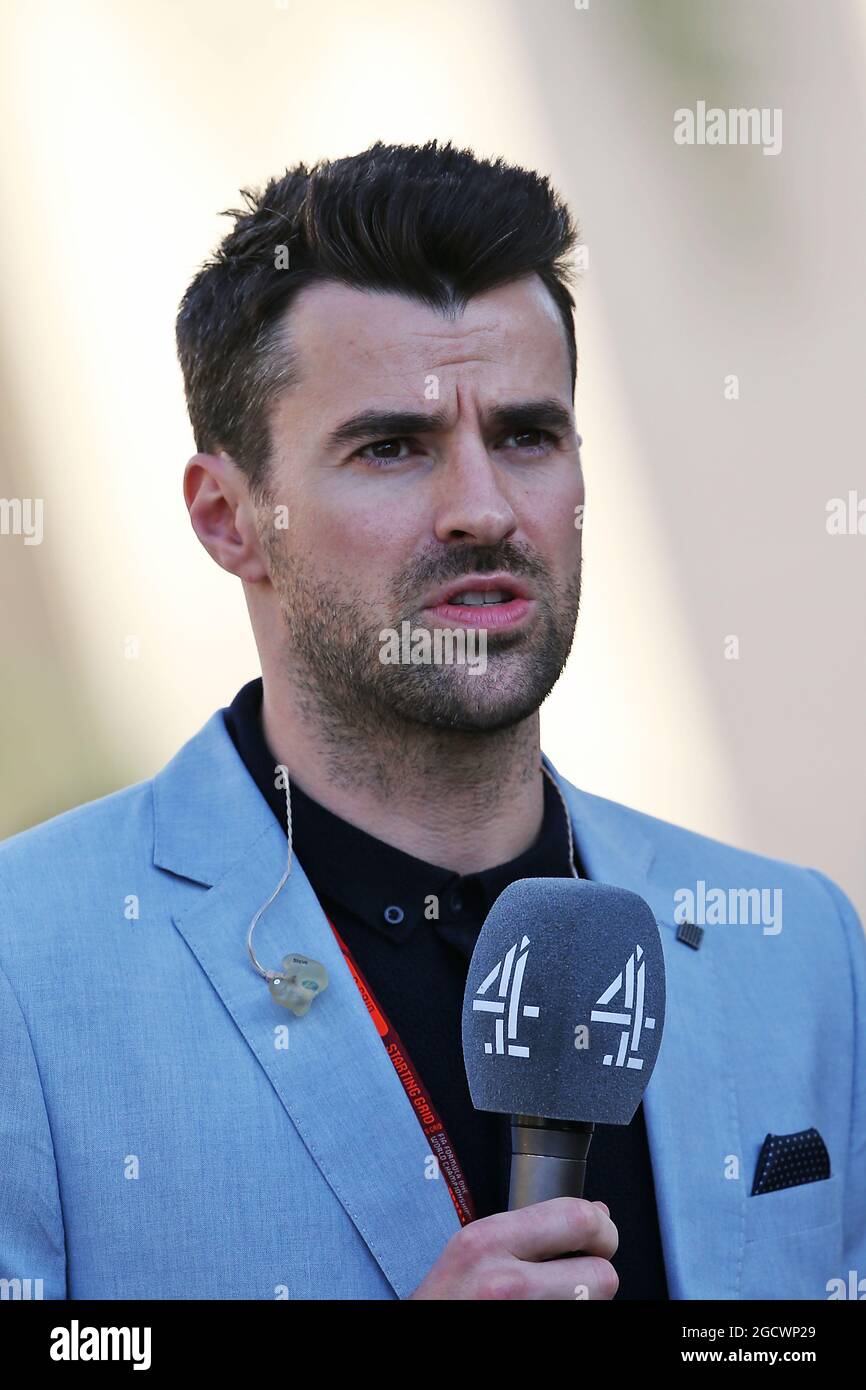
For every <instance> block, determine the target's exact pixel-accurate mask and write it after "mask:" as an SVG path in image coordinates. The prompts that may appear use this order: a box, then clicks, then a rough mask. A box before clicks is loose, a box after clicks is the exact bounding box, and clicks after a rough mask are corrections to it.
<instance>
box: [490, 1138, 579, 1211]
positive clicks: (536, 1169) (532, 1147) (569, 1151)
mask: <svg viewBox="0 0 866 1390" xmlns="http://www.w3.org/2000/svg"><path fill="white" fill-rule="evenodd" d="M594 1129H595V1125H594V1124H593V1123H592V1122H591V1121H589V1120H585V1121H584V1120H545V1119H542V1118H540V1117H539V1116H536V1115H512V1117H511V1183H510V1186H509V1192H508V1210H509V1211H517V1210H518V1209H519V1208H520V1207H529V1206H532V1204H533V1203H534V1202H546V1201H548V1199H549V1198H551V1197H582V1196H583V1180H584V1177H585V1175H586V1155H587V1152H588V1150H589V1144H590V1140H591V1139H592V1134H593V1130H594Z"/></svg>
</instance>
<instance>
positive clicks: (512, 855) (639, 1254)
mask: <svg viewBox="0 0 866 1390" xmlns="http://www.w3.org/2000/svg"><path fill="white" fill-rule="evenodd" d="M245 196H246V200H247V207H246V209H245V210H243V211H239V212H236V213H235V214H234V215H235V218H236V221H235V225H234V227H233V229H232V231H231V232H230V233H229V234H228V236H227V237H226V238H225V240H224V241H223V243H222V245H221V246H220V248H219V250H218V252H217V253H216V255H215V257H214V258H213V259H212V260H211V261H210V262H209V263H207V264H206V265H205V266H204V267H203V268H202V270H201V271H200V272H199V274H198V275H197V276H196V277H195V279H194V281H193V283H192V284H191V286H190V287H189V289H188V291H187V293H186V295H185V297H184V300H183V303H182V305H181V310H180V314H179V317H178V347H179V355H180V360H181V364H182V367H183V373H184V382H185V387H186V393H187V400H188V404H189V410H190V416H191V419H192V423H193V429H194V433H195V438H196V445H197V449H198V452H197V453H196V455H195V456H194V458H192V459H191V460H190V462H189V464H188V466H187V470H186V475H185V483H184V489H185V499H186V503H187V506H188V508H189V514H190V518H191V521H192V525H193V527H194V529H195V532H196V534H197V536H198V538H199V540H200V541H201V542H202V544H203V545H204V547H205V549H206V550H207V551H208V553H209V554H210V555H211V557H212V558H213V559H214V560H215V561H216V562H217V563H218V564H219V565H221V566H222V567H223V568H224V569H226V570H228V571H229V572H230V573H231V574H233V575H236V576H237V577H238V578H239V579H240V580H241V582H242V584H243V587H244V593H245V597H246V600H247V604H248V608H249V614H250V620H251V623H252V627H253V632H254V634H255V639H256V643H257V646H258V651H259V655H260V659H261V667H262V680H261V681H253V682H251V683H249V684H248V685H246V686H245V687H244V689H243V690H242V691H241V692H240V693H239V694H238V696H237V697H236V699H235V700H234V701H233V703H232V704H231V706H230V708H229V709H227V710H220V711H217V712H216V713H215V714H214V715H213V716H212V718H211V719H210V720H209V721H208V722H207V723H206V724H205V726H204V728H203V729H202V730H201V731H200V732H199V733H198V734H197V735H196V736H195V737H194V738H193V739H192V740H191V741H190V742H189V743H188V744H187V745H186V746H185V747H184V748H182V749H181V750H180V752H179V753H178V754H177V755H176V757H175V758H174V759H173V760H172V761H171V762H170V763H169V764H168V766H167V767H166V768H164V769H163V770H162V771H161V772H160V773H159V774H158V775H157V776H156V777H155V778H154V779H153V780H152V781H150V782H145V783H143V784H141V785H138V786H134V787H130V788H128V789H126V790H125V791H122V792H119V793H117V794H115V795H114V796H110V797H107V798H104V799H102V800H100V801H97V802H95V803H93V804H91V805H88V806H85V807H81V808H79V809H77V810H75V811H72V812H69V813H67V814H66V815H63V816H60V817H58V818H56V819H55V820H52V821H50V822H49V823H47V824H46V825H43V826H41V827H38V828H36V829H34V830H31V831H29V832H27V833H25V834H23V835H19V836H16V837H15V838H13V839H12V840H10V841H8V842H7V843H6V844H5V845H4V846H3V847H2V851H0V884H2V904H3V905H2V912H0V963H2V966H3V970H4V974H3V975H2V998H0V1035H2V1036H0V1043H2V1055H3V1058H4V1072H5V1077H4V1090H3V1099H2V1107H0V1170H2V1172H3V1174H4V1180H3V1184H2V1189H0V1215H2V1220H0V1274H2V1275H3V1276H4V1277H6V1278H7V1279H9V1280H20V1281H24V1280H36V1279H41V1280H43V1281H44V1284H43V1288H44V1296H46V1297H51V1298H64V1297H69V1298H99V1297H109V1298H154V1297H155V1298H257V1299H266V1298H275V1297H276V1298H279V1297H288V1298H306V1297H312V1298H338V1299H350V1298H352V1299H368V1298H394V1297H398V1298H410V1297H414V1298H443V1299H456V1298H466V1299H528V1300H535V1299H572V1298H574V1297H576V1296H577V1297H589V1298H590V1299H599V1298H602V1299H605V1298H611V1297H618V1298H632V1299H634V1298H654V1299H662V1298H677V1299H681V1298H704V1297H711V1298H713V1297H715V1298H749V1297H768V1298H782V1297H805V1298H824V1297H827V1292H828V1281H830V1280H831V1279H833V1278H834V1277H840V1278H845V1277H846V1273H847V1271H848V1270H849V1269H850V1268H855V1269H856V1268H859V1269H864V1268H866V1162H864V1160H866V1102H864V1093H863V1088H864V1077H866V1051H864V1048H866V1042H864V1037H866V1033H864V1028H863V1018H864V1010H866V946H864V941H863V934H862V929H861V927H860V924H859V922H858V920H857V917H856V914H855V913H854V910H853V908H852V906H851V904H850V902H849V900H848V899H847V897H846V896H845V895H844V894H843V893H842V892H841V890H840V889H839V888H838V887H837V886H836V885H835V884H834V883H832V882H831V881H830V880H828V879H827V878H826V877H825V876H824V875H822V874H820V873H818V872H817V871H815V870H811V869H800V868H797V867H795V866H793V865H790V864H787V863H782V862H778V861H772V860H769V859H766V858H762V857H760V856H757V855H753V854H749V853H747V852H745V851H741V850H737V849H734V848H731V847H730V846H727V845H723V844H719V843H717V842H714V841H711V840H709V839H707V838H705V837H703V836H700V835H697V834H693V833H691V832H689V831H687V830H685V829H682V828H679V827H676V826H673V825H668V824H665V823H663V822H661V821H659V820H656V819H654V818H653V817H651V816H647V815H643V814H640V813H638V812H636V811H633V810H630V809H628V808H627V807H624V806H620V805H617V804H615V803H613V802H611V801H607V800H605V799H603V798H601V797H597V796H592V795H589V794H587V793H585V792H582V791H579V790H578V789H577V788H576V787H573V786H571V785H570V784H569V783H568V782H566V781H565V780H564V779H563V778H561V777H559V776H558V775H557V773H556V771H555V769H554V768H553V767H552V765H551V764H550V762H549V761H548V760H547V759H542V756H541V752H540V747H539V721H538V709H539V706H540V704H541V702H542V701H543V699H544V698H545V696H546V695H547V694H548V692H549V691H550V689H551V687H552V686H553V685H554V683H555V681H556V679H557V678H558V676H559V674H560V672H561V671H562V669H563V666H564V664H565V661H566V658H567V655H568V652H569V649H570V646H571V642H572V637H573V632H574V625H575V621H576V616H577V609H578V598H579V589H580V548H581V531H580V527H579V526H577V525H576V524H575V519H576V518H577V517H579V516H580V515H581V511H582V505H583V501H584V488H583V479H582V474H581V465H580V454H579V439H578V436H577V434H576V432H575V426H574V416H573V406H572V403H573V395H574V385H575V374H576V351H575V342H574V329H573V322H572V309H573V299H572V296H571V294H570V292H569V289H568V286H567V256H568V253H569V252H570V251H571V249H572V248H573V246H574V244H575V240H576V232H575V228H574V226H573V223H572V221H571V218H570V216H569V214H568V211H567V210H566V208H565V207H564V206H563V205H562V203H561V201H560V200H559V198H558V197H557V196H556V194H555V193H554V192H553V190H552V189H551V188H550V186H549V185H548V183H547V181H546V180H544V179H542V178H540V177H539V176H537V175H536V174H534V173H530V172H527V171H524V170H521V169H516V168H510V167H508V166H505V165H503V163H502V162H501V161H498V162H496V163H488V162H485V161H480V160H476V159H475V158H474V157H473V156H472V154H471V153H470V152H468V151H458V150H455V149H453V148H452V147H451V146H450V145H446V146H444V147H440V146H438V145H437V144H436V143H435V142H433V143H431V144H430V145H428V146H425V147H423V148H417V147H395V146H383V145H381V144H377V145H375V146H373V147H372V148H371V149H369V150H367V151H365V152H364V153H362V154H359V155H357V156H354V157H352V158H347V159H342V160H338V161H336V162H335V163H331V164H324V165H320V166H316V167H315V168H313V169H311V170H307V169H306V168H305V167H304V166H303V165H301V166H299V167H298V168H297V169H295V170H292V171H290V172H287V173H286V175H285V176H284V177H283V178H282V179H279V180H277V181H273V182H271V183H269V184H268V186H267V187H266V188H265V190H264V192H263V193H261V194H260V195H252V194H249V193H247V194H246V195H245ZM405 623H408V624H409V627H410V630H411V632H413V633H414V632H417V631H421V633H422V634H424V633H426V634H428V635H429V634H431V633H435V631H436V630H437V629H447V630H448V631H450V632H457V633H461V632H462V633H463V634H464V637H465V636H466V634H469V633H471V634H473V635H474V636H475V637H478V638H479V639H480V638H481V637H483V638H484V639H485V642H484V643H483V644H482V647H483V650H484V655H485V662H484V663H479V664H478V669H473V668H472V665H471V664H470V662H469V661H468V660H467V661H464V662H462V663H461V662H459V661H456V662H455V661H450V662H449V661H445V660H441V661H438V662H437V661H436V660H430V661H424V660H421V661H416V662H412V661H411V660H408V661H407V660H402V659H398V660H392V659H391V658H390V657H387V654H388V653H389V652H390V653H391V656H393V652H394V645H393V642H392V641H391V637H392V636H393V634H395V633H400V632H401V631H402V627H403V624H405ZM419 650H421V651H422V652H423V643H422V644H421V647H420V648H419ZM433 650H434V651H435V648H434V649H433ZM386 657H387V659H386ZM286 770H287V772H288V785H287V782H286ZM289 831H291V836H292V839H291V849H289V850H288V855H287V833H288V832H289ZM292 851H293V853H292ZM289 868H290V870H291V871H290V872H288V873H287V870H288V869H289ZM573 872H576V873H578V874H579V875H582V876H584V877H586V878H591V879H596V880H601V881H604V882H608V883H612V884H617V885H620V886H622V887H626V888H629V889H631V890H633V891H635V892H637V893H639V894H640V895H641V896H642V897H643V898H645V899H646V901H647V902H648V903H649V904H650V906H651V907H652V909H653V912H654V913H655V915H656V917H657V919H658V921H659V930H660V933H661V936H662V940H663V948H664V952H665V957H666V969H667V974H668V986H667V988H668V1009H667V1020H666V1030H665V1037H664V1041H663V1045H662V1051H661V1054H660V1057H659V1061H658V1064H657V1067H656V1069H655V1072H654V1074H653V1077H652V1079H651V1082H650V1084H649V1087H648V1089H647V1091H646V1094H645V1099H644V1103H643V1105H642V1106H641V1108H640V1109H639V1110H638V1112H637V1114H636V1116H635V1118H634V1120H633V1122H632V1123H631V1124H630V1125H628V1126H624V1127H613V1126H598V1128H597V1130H596V1134H595V1136H594V1138H593V1141H592V1147H591V1149H590V1161H589V1174H588V1179H587V1189H586V1195H585V1197H584V1198H581V1199H578V1198H559V1199H556V1200H554V1201H550V1202H542V1203H538V1204H536V1205H535V1206H532V1207H528V1208H525V1209H523V1210H521V1211H516V1212H508V1211H507V1209H506V1208H507V1176H508V1147H507V1146H508V1138H507V1130H508V1121H507V1117H505V1116H493V1115H483V1114H476V1113H475V1112H474V1111H473V1109H472V1106H471V1103H470V1100H469V1095H468V1090H467V1083H466V1077H465V1072H464V1070H463V1061H462V1055H461V1050H460V1028H459V1019H460V1005H461V999H462V993H463V986H464V982H465V978H466V972H467V963H468V959H469V957H470V955H471V951H472V946H473V943H474V940H475V938H476V936H477V933H478V931H479V929H480V926H481V923H482V921H483V919H484V917H485V915H486V913H487V911H488V909H489V908H490V906H491V905H492V903H493V901H494V900H495V898H496V897H497V896H498V894H499V893H500V892H501V891H502V889H503V888H505V887H506V886H507V885H508V884H509V883H510V882H512V881H513V880H515V879H519V878H527V877H533V876H542V877H549V876H558V875H565V876H567V875H569V874H571V873H573ZM281 874H282V878H281V877H280V876H281ZM698 883H704V884H711V885H719V886H720V888H722V889H724V890H733V891H740V890H743V889H748V890H750V891H751V890H754V889H757V890H761V892H764V893H766V892H769V891H770V890H772V892H773V893H776V892H778V893H780V894H781V895H782V901H783V903H784V930H777V928H776V926H775V925H774V926H772V927H771V928H770V929H769V930H765V929H763V928H762V927H761V926H760V925H759V924H754V923H752V924H743V923H739V924H737V923H733V922H730V921H727V920H725V919H721V922H719V919H718V917H717V924H716V925H707V926H706V928H705V930H704V932H703V934H702V933H701V931H700V930H699V929H698V924H697V923H696V922H695V923H694V924H693V925H692V927H691V928H687V929H684V930H680V917H679V916H678V915H677V912H676V908H677V904H678V902H680V901H681V899H680V897H679V895H680V894H681V893H682V891H683V889H684V888H687V887H688V885H690V884H691V885H696V884H698ZM278 885H281V887H280V891H279V892H277V893H276V894H275V890H276V888H277V886H278ZM772 901H775V899H772ZM707 921H708V923H709V922H712V917H710V916H708V917H707ZM250 928H254V932H253V935H252V938H251V939H250V940H248V933H249V929H250ZM292 956H297V957H300V958H301V962H302V965H303V968H297V963H296V967H293V966H292V961H291V957H292ZM293 969H294V971H295V973H294V974H293ZM281 972H282V973H281ZM266 982H267V983H266ZM322 986H324V988H323V987H322ZM281 1001H282V1002H283V1003H286V1004H289V1005H292V1006H294V1007H293V1008H288V1009H287V1008H284V1007H281ZM299 1001H300V1002H299ZM295 1009H297V1012H295ZM374 1024H375V1026H374ZM389 1039H390V1040H391V1042H392V1043H393V1044H394V1045H393V1046H389V1047H388V1048H386V1047H383V1040H384V1041H385V1042H388V1040H389ZM395 1039H396V1040H397V1041H394V1040H395ZM397 1056H399V1058H400V1059H401V1061H400V1063H399V1064H397V1063H396V1062H395V1060H393V1059H395V1058H396V1057H397ZM407 1075H408V1076H410V1077H411V1078H412V1086H411V1088H409V1089H407V1088H406V1087H405V1084H404V1083H405V1081H406V1077H407ZM410 1090H411V1096H410ZM431 1117H432V1119H431ZM440 1123H441V1125H442V1126H444V1130H445V1132H446V1133H447V1135H448V1138H449V1140H450V1143H451V1146H452V1148H453V1151H454V1153H455V1155H456V1160H457V1165H458V1168H459V1177H458V1176H455V1174H456V1172H457V1170H453V1171H452V1172H451V1173H450V1175H449V1174H446V1173H445V1171H442V1170H440V1168H439V1165H438V1164H437V1163H435V1162H431V1146H430V1142H429V1139H430V1133H431V1126H432V1128H436V1127H437V1126H438V1125H439V1124H440ZM575 1251H576V1252H579V1253H577V1254H575V1253H574V1252H575ZM552 1257H558V1258H552Z"/></svg>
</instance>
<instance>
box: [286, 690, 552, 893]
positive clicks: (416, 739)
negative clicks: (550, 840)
mask: <svg viewBox="0 0 866 1390" xmlns="http://www.w3.org/2000/svg"><path fill="white" fill-rule="evenodd" d="M262 725H263V733H264V736H265V740H266V742H267V744H268V747H269V748H270V749H271V751H272V752H273V754H274V756H275V758H276V759H277V761H278V762H280V763H283V764H285V766H286V767H287V768H288V770H289V777H290V779H291V781H292V782H293V783H294V784H295V785H297V786H299V787H300V788H301V790H302V791H304V792H306V794H307V795H308V796H310V797H312V798H313V799H314V800H315V801H318V802H319V804H320V805H322V806H324V807H325V808H326V809H327V810H329V811H331V812H333V814H334V815H337V816H340V817H341V819H343V820H346V821H349V822H350V823H351V824H353V825H357V826H359V827H360V828H361V829H363V830H366V832H367V833H368V834H369V835H373V836H375V837H376V839H379V840H384V841H385V843H386V844H389V845H393V846H394V847H395V848H396V849H400V850H403V851H404V853H406V854H411V855H414V856H415V858H417V859H422V860H424V861H425V863H429V864H437V865H439V866H441V867H442V868H447V869H451V870H453V871H454V872H455V873H460V874H467V873H480V872H481V871H482V870H484V869H488V868H492V867H493V866H494V865H496V864H504V863H507V862H508V860H510V859H513V858H515V856H517V855H518V854H522V853H523V851H524V850H526V849H528V848H529V847H530V845H532V844H533V842H534V841H535V839H536V838H537V836H538V834H539V831H540V829H541V822H542V818H543V814H544V785H543V774H542V770H541V752H540V745H539V722H538V714H537V712H535V713H533V714H532V715H531V716H530V717H529V718H527V719H525V720H523V721H522V722H521V723H520V724H517V725H514V726H513V727H512V728H509V729H502V730H497V731H495V732H492V733H462V732H454V731H452V730H441V729H426V728H423V727H421V726H418V725H406V724H398V723H389V724H388V725H387V726H386V725H385V724H384V723H379V724H377V725H376V727H375V728H373V729H370V728H368V727H365V728H364V729H363V730H352V729H351V728H347V727H346V725H345V723H344V722H341V724H340V727H339V730H337V729H336V728H334V727H333V725H332V724H331V723H329V722H328V721H327V720H325V719H323V718H322V716H321V711H319V710H318V709H314V708H312V707H311V705H310V702H309V701H308V700H304V699H300V698H297V695H296V692H294V691H293V690H292V689H291V688H289V687H287V686H286V685H285V683H280V682H275V681H273V680H269V679H268V677H267V675H265V678H264V699H263V703H262Z"/></svg>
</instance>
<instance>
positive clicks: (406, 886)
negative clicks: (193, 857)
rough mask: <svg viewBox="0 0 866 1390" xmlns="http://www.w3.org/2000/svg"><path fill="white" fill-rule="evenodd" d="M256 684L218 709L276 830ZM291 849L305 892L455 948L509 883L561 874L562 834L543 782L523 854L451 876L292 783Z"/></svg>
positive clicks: (401, 933) (557, 806) (275, 791)
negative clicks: (422, 930)
mask: <svg viewBox="0 0 866 1390" xmlns="http://www.w3.org/2000/svg"><path fill="white" fill-rule="evenodd" d="M261 705H262V681H261V678H260V677H259V678H257V679H256V680H253V681H250V682H249V683H248V684H247V685H245V686H243V687H242V689H241V690H240V691H239V692H238V694H237V695H236V696H235V699H234V700H233V701H232V704H231V705H230V706H229V708H228V709H227V710H225V711H224V718H225V723H226V727H227V729H228V731H229V733H230V735H231V737H232V739H233V741H234V744H235V747H236V748H237V750H238V753H239V754H240V756H241V758H242V759H243V761H244V763H245V765H246V768H247V771H248V772H249V773H250V776H251V777H252V778H253V780H254V781H255V783H256V785H257V786H258V788H259V790H260V791H261V793H262V795H263V796H264V797H265V799H266V801H267V802H268V804H269V806H270V807H271V810H272V811H273V812H274V815H275V816H276V817H277V819H278V820H279V822H280V824H281V825H282V826H283V828H285V824H286V800H285V791H284V790H283V789H282V788H279V787H278V786H277V785H276V780H277V779H276V775H275V768H276V765H277V764H276V759H275V758H274V756H273V754H272V753H271V751H270V749H269V748H268V745H267V743H266V741H265V737H264V733H263V730H262V724H261ZM291 801H292V845H293V849H294V851H295V853H296V855H297V857H298V861H299V862H300V863H301V864H302V865H303V868H304V872H305V874H306V875H307V878H308V879H309V880H310V883H311V885H312V887H313V889H314V891H315V892H316V893H317V894H318V895H319V896H320V897H327V898H328V899H330V900H331V901H333V902H335V903H338V904H339V905H340V906H341V907H343V908H345V910H346V911H347V912H350V913H352V914H353V915H355V916H358V917H360V918H361V919H362V920H363V921H364V922H365V923H367V925H369V926H370V927H373V928H375V929H376V930H377V931H380V932H382V933H383V934H385V935H387V936H388V937H389V938H390V939H391V940H396V941H402V940H406V939H407V938H408V937H409V936H410V935H411V933H412V932H413V931H414V930H415V928H416V927H417V926H418V925H419V924H420V923H421V922H424V921H427V922H435V923H438V924H439V930H440V932H441V933H442V934H443V935H446V936H448V937H449V938H451V937H453V939H454V944H455V945H458V946H462V945H464V944H465V943H464V941H463V937H464V934H465V933H469V935H470V936H471V937H473V938H474V936H476V935H477V933H478V927H479V924H480V922H481V921H483V919H484V918H485V917H486V915H487V913H488V912H489V910H490V908H491V907H492V906H493V903H494V902H495V901H496V899H497V898H498V896H499V894H500V893H501V892H502V891H503V889H505V888H507V887H508V885H509V883H513V882H514V880H515V879H519V878H560V877H562V876H563V875H565V876H570V874H571V869H570V866H569V863H568V830H567V826H566V821H565V811H564V808H563V806H562V802H561V801H560V799H559V795H558V793H557V791H556V789H555V787H554V786H553V785H552V783H551V781H550V779H549V778H548V777H545V778H544V815H543V820H542V825H541V829H540V831H539V833H538V836H537V838H536V840H535V842H534V844H532V845H531V846H530V847H529V848H528V849H526V850H524V851H523V853H522V854H519V855H517V856H516V857H515V858H514V859H510V860H509V861H508V862H507V863H505V864H497V865H494V866H493V867H492V868H489V869H484V870H482V871H481V872H480V873H472V874H459V873H456V872H454V871H453V870H451V869H446V868H442V867H440V866H439V865H436V864H428V863H426V862H425V861H424V860H422V859H417V858H415V856H414V855H411V854H406V853H405V852H404V851H403V850H400V849H396V848H395V847H394V846H393V845H389V844H387V843H386V842H385V841H384V840H379V839H376V837H375V836H373V835H369V834H368V833H367V832H366V831H365V830H362V829H361V828H360V826H357V825H353V824H352V823H351V822H350V821H347V820H343V819H342V818H341V817H340V816H337V815H335V814H334V813H333V812H332V811H328V810H327V809H326V808H325V807H324V806H322V805H321V804H320V803H319V802H318V801H315V800H314V799H313V798H312V797H311V796H308V795H307V794H306V792H304V791H302V790H301V788H300V787H299V786H297V784H296V783H294V782H293V783H292V784H291Z"/></svg>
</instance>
